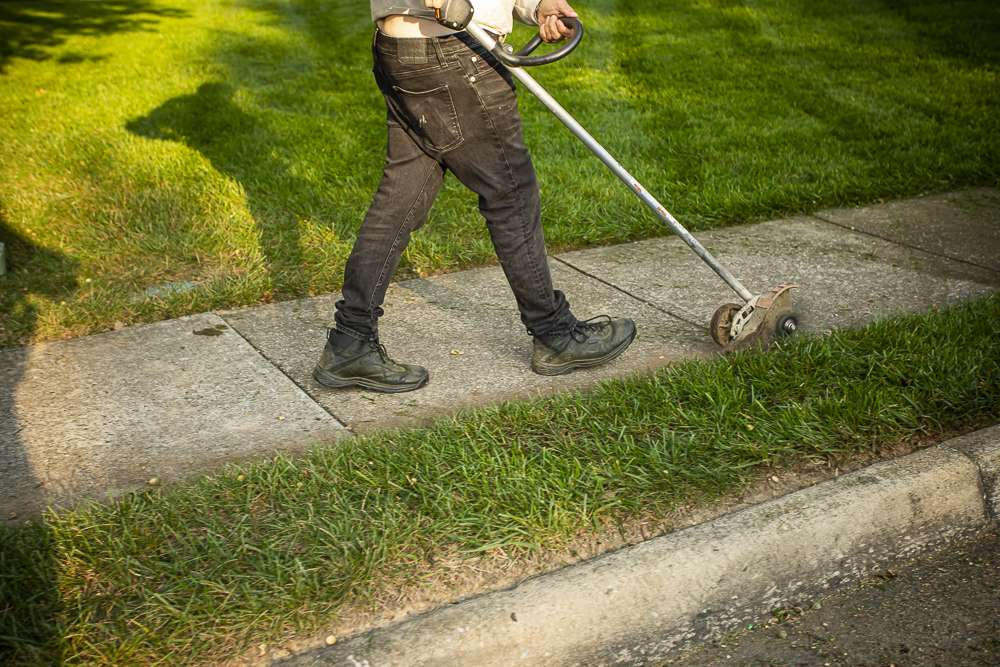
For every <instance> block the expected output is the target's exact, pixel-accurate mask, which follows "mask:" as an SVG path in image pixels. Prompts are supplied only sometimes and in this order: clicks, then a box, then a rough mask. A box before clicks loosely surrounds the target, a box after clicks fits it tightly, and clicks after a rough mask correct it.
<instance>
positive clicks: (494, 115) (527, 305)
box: [335, 32, 576, 336]
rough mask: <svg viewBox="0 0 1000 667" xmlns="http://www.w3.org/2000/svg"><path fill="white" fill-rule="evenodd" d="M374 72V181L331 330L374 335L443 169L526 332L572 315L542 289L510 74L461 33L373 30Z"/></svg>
mask: <svg viewBox="0 0 1000 667" xmlns="http://www.w3.org/2000/svg"><path fill="white" fill-rule="evenodd" d="M373 54H374V60H375V67H374V73H375V79H376V81H377V82H378V85H379V88H380V89H381V90H382V93H383V94H384V96H385V101H386V106H387V107H388V134H389V138H388V146H387V150H386V158H385V167H384V172H383V174H382V181H381V183H380V184H379V187H378V191H377V192H376V193H375V198H374V201H373V202H372V204H371V207H370V208H369V210H368V214H367V216H366V217H365V220H364V222H363V223H362V225H361V229H360V231H359V233H358V238H357V241H356V242H355V244H354V248H353V250H352V251H351V255H350V257H349V258H348V260H347V267H346V270H345V276H344V287H343V298H342V299H341V300H340V301H338V302H337V306H336V309H337V311H336V315H335V318H336V323H337V328H338V329H350V330H353V331H355V332H358V333H361V334H363V335H366V336H369V335H377V330H378V329H377V327H378V318H379V317H380V316H381V315H382V314H383V311H382V308H381V305H382V302H383V300H384V299H385V292H386V289H387V287H388V284H389V280H390V279H391V277H392V275H393V274H394V273H395V271H396V267H397V266H398V265H399V259H400V256H401V255H402V253H403V249H404V248H405V247H406V244H407V243H408V241H409V239H410V234H411V233H412V232H413V231H414V230H416V229H417V228H419V227H420V226H421V225H423V224H424V222H426V220H427V214H428V212H429V211H430V208H431V205H432V204H433V203H434V198H435V196H436V195H437V193H438V191H439V190H440V188H441V185H442V183H443V180H444V174H445V172H446V171H448V170H450V171H451V172H452V173H454V174H455V176H456V177H458V179H459V180H460V181H461V182H462V183H463V184H464V185H465V186H466V187H468V188H470V189H471V190H472V191H474V192H475V193H476V194H478V195H479V210H480V212H481V213H482V215H483V217H484V218H485V219H486V225H487V227H488V229H489V233H490V238H491V239H492V241H493V247H494V248H495V250H496V253H497V257H499V258H500V263H501V265H502V266H503V270H504V274H505V275H506V276H507V281H508V282H509V283H510V287H511V290H512V291H513V292H514V298H515V299H516V301H517V306H518V309H519V310H520V313H521V321H522V322H523V323H524V325H525V326H526V327H527V329H528V332H529V333H532V334H535V335H543V334H547V333H548V334H551V333H555V332H557V331H565V330H568V329H570V328H571V327H572V326H573V324H574V323H575V322H576V319H575V318H574V317H573V315H572V313H571V312H570V310H569V304H568V303H567V302H566V298H565V296H564V295H563V294H562V292H559V291H557V290H554V289H553V288H552V277H551V275H550V273H549V265H548V261H547V258H546V254H545V239H544V236H543V232H542V224H541V209H540V203H539V193H538V182H537V180H536V178H535V170H534V167H533V166H532V164H531V157H530V156H529V154H528V149H527V147H526V146H525V145H524V139H523V137H522V134H521V119H520V116H519V114H518V110H517V97H516V96H515V94H514V82H513V79H512V77H511V76H510V74H509V73H508V72H507V71H506V70H504V69H503V67H502V66H501V65H499V64H498V63H497V62H496V60H495V59H494V58H493V56H492V55H490V54H489V53H488V52H487V51H486V50H485V49H484V48H483V47H482V46H481V45H479V44H478V43H474V41H473V40H472V38H471V37H469V36H467V35H465V34H464V33H459V34H457V35H449V36H446V37H436V38H428V39H420V38H412V39H410V38H407V39H396V38H392V37H387V36H385V35H383V34H381V33H380V32H379V33H377V34H376V37H375V42H374V45H373Z"/></svg>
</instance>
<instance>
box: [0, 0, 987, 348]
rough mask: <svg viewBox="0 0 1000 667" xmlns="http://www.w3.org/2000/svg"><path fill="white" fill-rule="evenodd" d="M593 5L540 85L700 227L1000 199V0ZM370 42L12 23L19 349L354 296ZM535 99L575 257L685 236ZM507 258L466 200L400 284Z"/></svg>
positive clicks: (169, 8)
mask: <svg viewBox="0 0 1000 667" xmlns="http://www.w3.org/2000/svg"><path fill="white" fill-rule="evenodd" d="M579 9H580V11H581V12H582V15H583V19H584V21H585V22H586V24H587V26H588V35H589V37H588V39H587V40H586V42H585V44H584V45H583V46H582V47H581V48H580V49H579V50H578V52H577V53H574V54H573V56H572V61H571V62H570V61H567V62H565V63H562V64H557V65H552V66H550V67H546V68H540V69H539V70H538V71H536V75H537V77H538V78H539V80H540V81H541V82H542V83H543V84H544V85H546V86H548V87H549V88H550V89H551V90H552V92H553V93H554V95H555V96H556V97H557V98H558V99H560V100H562V101H563V102H564V103H565V104H566V105H567V107H568V108H570V109H571V110H573V112H574V113H576V114H577V115H578V116H579V118H580V120H581V121H582V122H583V124H584V125H585V126H587V127H588V128H590V129H591V130H592V131H593V132H594V133H595V134H596V135H597V136H598V137H599V138H600V139H601V140H602V141H603V142H604V143H605V144H606V145H607V147H608V148H609V149H610V150H611V151H612V153H614V154H615V155H616V156H617V157H618V158H619V159H620V160H621V161H622V163H623V164H625V165H626V166H627V167H628V168H630V169H631V170H632V171H634V172H635V174H636V175H637V176H638V177H639V178H640V180H642V181H643V182H644V184H645V185H646V186H647V187H648V188H649V189H650V190H651V191H652V192H654V193H656V194H657V195H658V196H660V197H661V198H662V199H663V201H664V203H665V204H666V205H667V206H668V207H669V208H670V209H671V210H672V211H673V212H674V213H675V214H676V215H677V216H678V217H679V219H680V220H682V221H683V222H685V223H686V224H688V225H690V226H691V227H692V228H694V229H705V228H708V227H712V226H718V225H724V224H730V223H735V222H742V221H747V220H755V219H761V218H766V217H777V216H780V215H783V214H789V213H795V212H799V211H805V210H814V209H816V208H819V207H823V206H828V205H838V204H853V203H860V202H871V201H874V200H877V199H879V198H883V197H889V196H901V195H909V194H916V193H920V192H925V191H938V190H942V189H946V188H950V187H954V186H960V185H972V184H991V183H995V182H996V180H997V177H998V164H1000V161H998V149H1000V143H998V142H1000V116H998V114H996V108H997V107H998V106H1000V104H998V103H1000V93H998V91H1000V85H998V81H997V75H998V73H997V65H998V62H1000V50H998V47H997V43H998V40H997V39H996V35H997V34H1000V5H998V4H997V3H994V2H988V1H986V0H978V1H974V0H967V1H965V2H958V3H955V2H943V1H929V0H927V1H919V2H918V1H917V0H892V1H889V0H883V1H881V2H870V1H868V0H847V1H846V2H832V1H824V2H814V1H809V0H759V1H750V0H747V1H745V2H735V1H732V0H684V1H681V2H671V3H666V4H664V3H662V2H658V1H656V0H635V1H630V2H628V3H619V2H616V1H615V0H591V1H588V2H586V3H581V6H580V7H579ZM527 34H528V29H527V28H521V29H519V32H518V33H517V35H516V36H515V37H514V38H513V41H515V42H521V41H524V40H525V39H526V38H527ZM370 39H371V25H370V21H369V18H368V12H367V7H365V6H364V5H363V4H358V3H333V2H325V1H321V0H229V1H225V2H223V1H222V0H213V1H212V2H195V1H194V0H157V1H154V0H119V1H116V2H108V1H104V0H87V1H85V2H66V1H64V0H39V1H34V2H20V1H14V2H5V3H3V6H2V7H0V44H2V45H3V46H2V47H0V216H2V218H3V220H5V221H6V222H3V223H2V224H0V240H5V241H8V242H10V241H11V239H13V238H15V237H16V238H17V239H21V240H23V241H24V242H23V243H16V242H14V243H13V246H14V247H13V248H12V249H11V251H10V253H9V254H10V262H11V273H10V274H9V275H8V276H6V277H5V278H0V346H3V345H14V344H18V343H23V342H27V341H31V340H43V339H49V338H56V337H61V336H70V335H79V334H84V333H89V332H93V331H98V330H102V329H106V328H109V327H111V326H113V325H114V324H115V323H116V322H119V323H123V324H128V323H133V322H140V321H150V320H155V319H161V318H166V317H172V316H177V315H181V314H187V313H192V312H201V311H205V310H210V309H212V308H217V307H227V306H234V305H242V304H251V303H257V302H262V301H263V302H266V301H269V300H272V299H284V298H289V297H293V296H301V295H306V294H310V293H318V292H327V291H332V290H335V289H337V288H338V287H339V286H340V282H341V278H342V273H343V266H344V262H345V261H346V257H347V255H348V253H349V251H350V247H351V244H352V242H353V240H354V238H355V236H356V233H357V228H358V225H359V224H360V221H361V219H362V216H363V214H364V211H365V208H366V207H367V205H368V203H369V201H370V199H371V195H372V192H373V191H374V188H375V186H376V184H377V180H378V178H379V175H380V171H381V162H382V152H383V144H384V133H385V130H384V109H383V105H382V102H381V100H380V97H379V94H378V91H377V89H376V88H375V86H374V83H373V82H372V80H371V75H370V72H369V70H370V56H369V49H370ZM522 105H523V110H524V116H525V126H526V134H527V140H528V143H529V145H530V146H531V147H532V150H533V154H534V157H535V163H536V166H537V168H538V171H539V174H540V179H541V183H542V188H543V202H544V207H545V208H544V216H545V225H546V233H547V237H548V239H549V242H550V246H551V247H552V248H553V249H563V248H570V247H580V246H587V245H595V244H606V243H612V242H620V241H625V240H630V239H637V238H642V237H648V236H654V235H660V234H663V233H665V230H664V228H663V227H662V226H661V225H660V223H659V222H658V221H657V220H655V219H654V218H652V217H651V216H650V215H649V214H648V213H647V212H646V211H645V209H644V208H643V207H642V206H640V205H639V204H638V202H636V201H634V198H633V197H632V195H631V194H630V193H629V192H627V191H626V190H625V189H624V188H622V187H621V186H620V185H619V184H618V182H617V181H616V180H615V179H614V177H612V176H611V175H610V174H608V173H606V170H605V169H604V167H603V166H602V165H601V164H600V163H598V162H597V160H595V159H593V158H592V157H590V156H589V154H588V153H587V152H586V150H585V149H584V148H583V147H582V145H580V144H579V143H578V142H577V141H576V140H575V139H574V138H572V137H571V136H570V135H569V134H568V133H567V132H566V131H565V130H564V128H562V127H561V126H560V125H559V123H558V121H556V120H555V119H554V118H553V117H552V116H551V115H549V114H548V113H547V112H545V111H544V110H543V109H541V107H540V105H538V104H537V103H536V102H535V101H534V100H532V99H530V96H522ZM492 261H494V259H493V251H492V248H491V246H490V242H489V238H488V235H487V233H486V231H485V227H484V225H483V224H482V223H481V221H480V220H479V218H478V214H477V213H476V212H475V197H474V196H473V195H471V194H470V193H468V192H466V191H464V190H463V189H462V188H461V187H460V186H458V185H457V184H456V183H455V182H454V180H453V179H449V184H448V185H447V186H446V188H445V191H444V192H443V193H442V195H441V196H440V198H439V200H438V202H437V204H436V206H435V209H434V212H433V214H432V221H431V224H430V225H428V226H427V227H426V228H424V229H423V230H421V232H420V233H419V234H417V235H415V237H414V239H413V240H412V242H411V245H410V247H409V249H408V250H407V252H406V255H405V257H404V260H403V264H402V268H401V273H400V276H402V277H406V276H414V275H427V274H430V273H435V272H440V271H448V270H453V269H457V268H460V267H465V266H470V265H476V264H483V263H488V262H492ZM186 283H193V286H190V288H189V287H188V286H185V288H184V289H171V288H170V287H169V286H170V285H185V284H186ZM163 286H167V287H166V288H163ZM150 287H153V288H159V289H154V290H152V291H147V288H150Z"/></svg>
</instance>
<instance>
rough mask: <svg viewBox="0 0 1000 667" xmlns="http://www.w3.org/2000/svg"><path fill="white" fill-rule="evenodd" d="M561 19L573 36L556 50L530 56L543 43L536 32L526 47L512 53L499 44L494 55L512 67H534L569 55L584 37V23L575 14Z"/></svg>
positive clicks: (494, 50) (494, 49) (494, 48)
mask: <svg viewBox="0 0 1000 667" xmlns="http://www.w3.org/2000/svg"><path fill="white" fill-rule="evenodd" d="M559 20H560V21H562V22H563V23H565V24H566V25H567V26H569V27H570V28H572V30H573V36H572V37H570V38H569V41H568V42H566V43H565V44H563V45H562V46H561V47H559V48H558V49H556V50H555V51H552V52H550V53H546V54H545V55H541V56H529V55H528V54H530V53H531V52H532V51H534V50H535V49H537V48H538V47H539V46H541V45H542V43H543V42H542V38H541V37H540V36H539V35H538V34H537V33H536V34H535V36H534V37H532V38H531V41H530V42H528V43H527V44H525V45H524V48H523V49H521V50H520V51H517V52H516V53H510V52H509V51H507V49H505V48H504V47H503V45H501V44H497V45H496V46H495V47H493V51H492V53H493V55H495V56H496V57H497V60H499V61H500V62H502V63H503V64H504V65H508V66H510V67H534V66H535V65H548V64H549V63H554V62H555V61H557V60H562V59H563V58H565V57H566V56H568V55H569V54H570V53H571V52H572V51H573V49H575V48H576V47H577V46H578V45H579V44H580V40H582V39H583V24H582V23H580V19H578V18H576V17H575V16H560V17H559Z"/></svg>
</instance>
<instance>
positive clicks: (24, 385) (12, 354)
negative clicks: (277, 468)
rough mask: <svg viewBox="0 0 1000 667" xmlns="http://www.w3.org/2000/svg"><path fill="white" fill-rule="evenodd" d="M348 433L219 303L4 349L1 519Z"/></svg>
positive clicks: (0, 357) (0, 365)
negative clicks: (227, 318) (202, 310)
mask: <svg viewBox="0 0 1000 667" xmlns="http://www.w3.org/2000/svg"><path fill="white" fill-rule="evenodd" d="M195 332H201V334H202V335H195ZM344 434H346V431H345V429H344V428H343V427H342V426H341V425H340V424H339V423H338V422H337V421H336V420H335V419H333V418H332V417H331V416H330V415H329V414H327V413H326V412H325V411H324V410H323V409H322V408H321V407H320V406H318V405H316V404H315V403H314V402H313V401H311V400H310V399H309V397H308V396H306V395H305V394H303V393H302V392H301V391H300V390H299V389H298V388H297V387H296V386H295V385H294V384H293V383H292V382H291V381H289V380H288V378H286V377H285V376H284V375H282V374H281V373H280V372H279V371H278V370H277V369H275V368H274V367H273V366H271V365H270V364H269V363H267V362H266V361H265V360H264V359H262V358H261V357H260V355H258V354H257V353H256V352H255V351H254V349H253V348H252V347H251V346H250V345H248V344H247V343H246V341H244V340H243V339H242V338H241V337H240V336H239V335H238V334H237V333H236V332H234V331H232V330H230V329H228V328H226V326H225V323H224V322H223V321H222V320H221V319H220V318H219V317H217V316H215V315H211V314H206V315H195V316H192V317H184V318H181V319H178V320H171V321H167V322H160V323H157V324H152V325H148V326H141V327H132V328H129V329H124V330H122V331H116V332H112V333H106V334H101V335H97V336H89V337H87V338H80V339H77V340H71V341H65V342H58V343H50V344H46V345H38V346H33V347H28V348H18V349H8V350H0V520H11V519H12V515H16V517H15V518H26V517H27V516H30V515H33V514H35V513H37V512H38V511H39V510H41V509H42V508H43V507H44V506H46V505H50V504H52V505H69V504H74V503H76V502H79V501H81V500H84V499H103V498H107V497H109V496H113V495H117V494H119V493H121V492H124V491H126V490H129V489H134V488H139V487H142V486H144V485H145V484H146V482H147V480H149V479H150V478H152V477H158V478H159V479H161V480H163V481H164V482H169V481H171V480H176V479H180V478H183V477H186V476H188V475H193V474H196V473H202V472H204V471H205V470H207V469H210V468H211V467H213V466H217V465H219V464H221V463H223V462H226V461H230V460H233V459H242V458H247V457H255V456H264V455H268V454H270V453H272V452H273V451H274V450H278V449H281V450H282V451H289V450H292V451H294V450H296V449H302V448H305V447H306V446H308V445H310V444H312V443H315V442H316V441H320V440H330V439H333V438H337V437H339V436H341V435H344Z"/></svg>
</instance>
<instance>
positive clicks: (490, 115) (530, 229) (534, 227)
mask: <svg viewBox="0 0 1000 667" xmlns="http://www.w3.org/2000/svg"><path fill="white" fill-rule="evenodd" d="M456 41H457V40H456ZM461 46H463V47H464V51H460V52H458V53H456V54H455V56H454V57H456V58H458V59H460V60H459V62H460V63H461V65H462V70H460V71H458V72H457V73H456V75H457V77H461V80H459V81H458V82H457V83H456V86H455V88H456V89H455V90H453V94H454V95H455V98H456V105H458V106H459V107H460V116H461V117H462V118H463V120H465V119H469V121H470V122H467V123H465V124H463V134H464V136H465V142H464V143H463V144H462V145H461V146H459V147H457V148H456V149H454V150H452V151H449V152H448V153H446V154H445V155H444V156H443V158H442V159H443V160H444V162H445V164H446V165H447V166H448V168H449V169H450V170H451V171H452V172H453V173H454V174H455V176H456V177H458V179H459V180H460V181H461V182H462V183H463V184H464V185H465V186H466V187H468V188H469V189H471V190H472V191H473V192H475V193H476V194H477V195H479V210H480V212H481V213H482V215H483V218H484V219H485V220H486V225H487V228H488V229H489V232H490V238H491V240H492V241H493V247H494V249H495V250H496V253H497V257H498V258H499V260H500V264H501V266H502V267H503V270H504V274H505V275H506V277H507V281H508V283H509V284H510V287H511V291H513V293H514V298H515V299H516V301H517V306H518V309H519V311H520V313H521V321H522V322H523V323H524V325H525V327H526V328H527V330H528V332H529V333H531V334H533V335H545V334H548V333H552V332H555V331H568V330H569V329H571V328H572V327H573V325H574V324H575V323H576V318H575V317H574V316H573V314H572V312H570V307H569V304H568V303H567V301H566V297H565V296H564V295H563V293H562V292H560V291H558V290H556V289H554V288H553V285H552V277H551V273H550V271H549V264H548V257H547V255H546V251H545V235H544V232H543V229H542V222H541V201H540V197H539V189H538V180H537V178H536V176H535V169H534V166H533V165H532V162H531V155H530V154H529V152H528V148H527V146H526V145H525V143H524V136H523V134H522V131H521V118H520V115H519V114H518V109H517V96H516V95H515V93H514V85H513V82H512V81H511V79H510V75H509V74H508V73H506V72H503V71H502V70H501V69H500V68H499V66H497V65H495V64H491V57H489V56H487V55H486V54H485V51H480V50H473V49H472V48H469V47H465V45H464V44H462V45H461ZM501 72H503V73H501Z"/></svg>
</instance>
